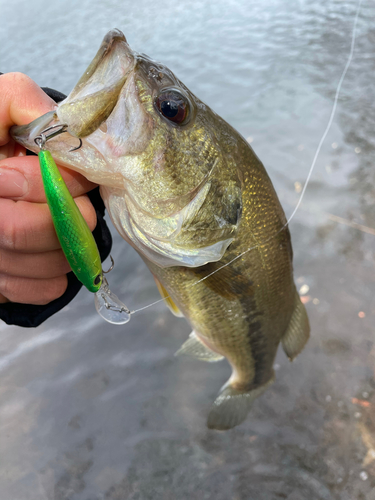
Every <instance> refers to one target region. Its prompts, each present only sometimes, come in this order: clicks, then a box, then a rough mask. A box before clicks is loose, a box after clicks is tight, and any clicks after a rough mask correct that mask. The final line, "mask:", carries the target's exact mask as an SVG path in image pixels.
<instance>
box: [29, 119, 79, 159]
mask: <svg viewBox="0 0 375 500" xmlns="http://www.w3.org/2000/svg"><path fill="white" fill-rule="evenodd" d="M56 128H57V129H58V130H56V131H55V132H53V133H52V134H47V133H46V132H49V131H50V130H53V129H56ZM67 129H68V125H60V124H59V125H51V126H50V127H47V128H46V129H44V130H43V131H42V132H41V133H40V135H38V136H37V137H35V139H34V142H35V144H36V145H37V146H38V147H39V148H40V149H44V146H45V144H46V142H47V141H49V140H50V139H52V137H56V136H57V135H59V134H63V133H64V132H66V131H67ZM77 139H79V146H78V147H76V148H73V149H70V150H69V153H70V152H72V151H77V149H79V148H80V147H81V146H82V139H80V138H79V137H77Z"/></svg>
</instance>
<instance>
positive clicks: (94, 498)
mask: <svg viewBox="0 0 375 500" xmlns="http://www.w3.org/2000/svg"><path fill="white" fill-rule="evenodd" d="M355 9H356V3H355V2H354V1H346V0H340V1H339V0H336V1H332V0H329V1H326V0H314V1H307V0H299V1H296V0H289V1H288V2H285V1H282V0H269V1H267V2H259V1H253V0H237V1H231V0H226V1H223V0H217V1H216V2H208V1H198V0H190V1H186V2H175V1H172V0H165V1H160V2H158V1H152V2H151V1H150V0H138V1H137V2H130V1H129V0H125V1H121V2H120V1H118V0H106V1H104V2H103V1H102V2H99V1H97V0H90V1H89V0H83V1H81V2H79V3H77V2H73V1H72V0H67V1H65V2H61V1H57V2H47V1H46V0H34V1H33V2H23V1H20V0H14V1H13V2H11V3H10V2H6V1H5V0H0V11H1V19H2V30H1V43H0V71H3V72H8V71H16V70H17V71H22V72H25V73H27V74H28V75H29V76H31V77H32V78H33V79H34V80H35V81H36V82H37V83H38V84H39V85H41V86H49V87H52V88H56V89H58V90H60V91H62V92H65V93H68V92H69V91H70V90H71V89H72V87H73V86H74V84H75V83H76V81H77V80H78V78H79V77H80V76H81V74H82V72H83V71H84V69H85V67H86V66H87V64H88V63H89V61H90V60H91V59H92V57H93V56H94V54H95V52H96V50H97V48H98V47H99V45H100V42H101V39H102V38H103V36H104V34H105V33H106V32H107V31H108V30H109V29H111V28H114V27H117V28H119V29H121V30H122V31H123V32H124V33H125V35H126V37H127V39H128V41H129V43H130V45H131V46H132V48H134V49H135V50H138V51H140V52H144V53H146V54H148V55H149V56H151V57H153V58H155V59H156V60H160V61H162V62H163V63H164V64H166V65H167V66H169V67H170V68H171V69H172V70H173V71H174V72H175V73H176V75H177V76H178V77H179V78H180V79H181V80H182V81H183V82H184V83H185V84H186V85H187V86H188V87H189V88H190V89H191V90H192V91H193V92H194V93H196V94H197V95H198V96H199V97H200V98H201V99H202V100H203V101H205V102H206V103H208V104H209V105H210V106H211V107H212V108H213V109H214V110H215V111H216V112H217V113H219V114H220V115H222V116H223V117H224V118H225V119H226V120H227V121H228V122H229V123H231V124H232V125H233V126H234V127H235V128H236V129H238V130H239V131H240V132H241V133H242V134H243V135H244V137H245V138H247V139H248V140H249V141H250V142H251V144H252V146H253V147H254V150H255V152H256V153H257V154H258V156H259V157H260V158H261V159H262V161H263V163H264V164H265V166H266V168H267V171H268V173H269V174H270V176H271V178H272V181H273V182H274V184H275V187H276V190H277V192H278V194H279V197H280V200H281V202H282V204H283V206H284V209H285V211H286V213H287V215H290V214H291V213H292V211H293V208H294V206H295V204H296V203H297V200H298V196H299V191H300V189H301V186H302V185H303V183H304V181H305V179H306V176H307V172H308V169H309V167H310V164H311V162H312V158H313V155H314V152H315V149H316V147H317V144H318V142H319V140H320V137H321V135H322V133H323V130H324V128H325V126H326V124H327V122H328V119H329V115H330V112H331V109H332V104H333V98H334V95H335V91H336V87H337V84H338V81H339V78H340V75H341V73H342V70H343V68H344V66H345V63H346V60H347V56H348V53H349V50H350V42H351V30H352V25H353V20H354V14H355ZM374 15H375V5H374V3H373V2H370V1H368V0H365V1H364V2H363V4H362V7H361V12H360V16H359V21H358V28H357V39H356V48H355V52H354V58H353V61H352V64H351V67H350V69H349V72H348V74H347V77H346V80H345V82H344V84H343V87H342V91H341V96H340V100H339V103H338V109H337V114H336V116H335V119H334V122H333V125H332V128H331V130H330V132H329V134H328V136H327V139H326V141H325V143H324V145H323V148H322V151H321V154H320V157H319V159H318V162H317V165H316V170H315V172H314V174H313V177H312V180H311V183H310V185H309V187H308V189H307V193H306V197H305V198H304V200H303V203H302V205H301V208H300V210H299V211H298V212H297V215H296V216H295V218H294V219H293V221H292V222H291V225H290V229H291V234H292V241H293V247H294V255H295V259H294V265H295V277H296V282H297V286H298V288H299V289H301V293H304V297H305V299H304V300H305V302H306V307H307V310H308V313H309V317H310V321H311V327H312V336H311V340H310V341H309V344H308V345H307V347H306V349H305V350H304V352H303V353H302V354H301V355H300V356H299V357H298V359H297V360H296V361H295V362H294V363H293V364H290V363H289V362H288V360H287V359H286V357H285V355H284V354H283V352H281V351H280V352H279V353H278V356H277V359H276V365H275V369H276V375H277V380H276V382H275V384H274V385H273V386H272V387H271V388H270V389H269V390H268V391H267V392H266V393H265V394H264V395H263V396H262V397H260V398H259V399H258V400H257V401H256V403H255V404H254V407H253V410H252V411H251V414H250V416H249V418H248V419H247V421H246V422H245V423H244V424H242V425H241V426H240V427H238V428H236V429H233V430H231V431H229V432H226V433H219V432H214V431H209V430H207V429H206V426H205V419H206V415H207V412H208V409H209V407H210V405H211V403H212V401H213V400H214V399H215V397H216V394H217V392H218V390H219V388H220V387H221V385H222V384H223V383H224V382H225V381H226V379H227V378H228V375H229V372H230V370H229V367H228V365H227V364H226V363H225V362H221V363H218V364H215V365H209V364H205V363H201V362H199V361H195V360H190V359H183V358H175V357H174V356H173V354H174V352H175V351H176V350H177V349H178V348H179V347H180V345H181V344H182V343H183V342H184V340H185V339H186V338H187V336H188V334H189V327H188V325H187V323H186V322H185V321H184V320H180V319H178V318H175V317H173V316H172V315H171V314H170V312H169V311H168V310H167V309H166V308H165V306H164V305H163V304H158V305H156V306H154V307H152V308H149V309H147V310H145V311H144V312H142V313H139V314H137V315H135V316H134V317H133V319H132V320H131V322H130V323H129V324H128V325H126V326H124V327H115V326H111V325H108V324H106V323H104V322H103V321H102V320H101V319H100V318H99V317H98V316H97V315H96V313H95V310H94V305H93V297H92V295H91V294H89V293H88V292H87V291H85V290H82V291H81V292H80V294H79V296H78V297H77V298H76V300H74V301H73V302H72V303H71V304H70V305H69V306H68V307H66V308H65V309H64V310H63V311H61V312H60V313H58V314H56V315H55V316H54V317H52V318H50V319H49V320H48V321H46V322H45V323H44V324H43V325H41V326H40V327H39V328H36V329H33V330H28V329H22V328H18V327H10V326H6V325H4V324H2V325H0V351H1V358H0V371H1V373H0V377H1V384H0V393H1V399H0V461H1V469H0V489H1V491H2V494H1V498H2V499H4V500H35V499H38V500H123V499H129V500H159V499H160V500H174V499H176V498H178V499H179V500H185V499H197V500H202V499H205V498H210V499H211V498H214V499H215V500H228V499H233V500H263V499H264V500H279V499H287V500H300V499H309V500H357V499H358V500H365V499H366V500H375V489H374V487H375V417H374V405H375V381H374V358H375V343H374V340H375V338H374V317H375V299H374V297H375V271H374V250H373V249H374V244H375V239H374V235H375V205H374V203H375V192H374V175H375V174H374V172H375V170H374V168H373V158H374V148H375V144H374V129H375V123H374V121H375V120H374V116H375V104H374V103H375V95H374V94H375V92H374V85H373V78H374V69H375V68H374V66H375V58H374V41H375V30H374ZM113 235H114V248H113V252H112V253H113V256H114V258H115V261H116V272H114V273H112V274H111V275H110V283H111V288H112V289H113V290H114V291H115V292H116V293H117V294H118V295H119V296H120V297H121V298H124V300H125V302H126V303H127V304H128V305H129V306H131V307H132V308H138V307H142V306H143V305H146V304H148V303H150V302H152V301H154V300H157V299H158V292H157V290H156V287H155V285H154V282H153V279H152V277H151V275H150V273H149V272H148V270H147V269H146V268H145V266H144V264H143V262H142V261H141V259H140V258H139V257H138V256H137V254H136V253H135V252H134V251H133V250H132V249H131V248H129V247H128V246H127V244H126V243H125V242H124V241H123V240H121V238H120V237H119V236H117V235H116V234H115V233H113Z"/></svg>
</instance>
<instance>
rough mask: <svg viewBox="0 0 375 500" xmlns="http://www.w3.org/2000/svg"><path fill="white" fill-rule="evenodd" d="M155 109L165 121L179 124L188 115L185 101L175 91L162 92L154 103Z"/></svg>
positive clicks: (187, 106) (187, 104) (187, 105)
mask: <svg viewBox="0 0 375 500" xmlns="http://www.w3.org/2000/svg"><path fill="white" fill-rule="evenodd" d="M155 104H156V107H157V108H158V110H159V111H160V113H161V114H162V115H163V116H164V117H165V118H167V120H169V121H171V122H173V123H178V124H181V123H183V122H184V121H185V119H186V117H187V116H188V113H189V103H188V101H187V99H186V98H185V97H184V96H183V95H182V94H179V93H178V92H176V91H171V90H170V91H168V92H163V93H162V94H160V95H158V97H157V98H156V101H155Z"/></svg>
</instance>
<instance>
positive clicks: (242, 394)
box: [207, 374, 275, 431]
mask: <svg viewBox="0 0 375 500" xmlns="http://www.w3.org/2000/svg"><path fill="white" fill-rule="evenodd" d="M274 380H275V376H274V374H273V375H272V377H271V378H270V380H268V382H266V383H265V384H263V385H261V386H259V387H256V388H255V389H252V390H250V391H241V390H239V389H235V388H234V387H233V386H232V385H231V384H230V383H229V382H228V383H227V384H226V385H225V386H224V387H223V389H222V391H221V392H220V394H219V396H218V397H217V398H216V400H215V402H214V404H213V405H212V407H211V410H210V413H209V414H208V419H207V427H208V428H209V429H215V430H218V431H226V430H228V429H232V428H233V427H236V425H239V424H240V423H241V422H243V421H244V420H245V418H246V417H247V414H248V413H249V411H250V408H251V406H252V404H253V401H254V399H256V398H257V397H258V396H260V395H261V394H262V392H264V391H265V390H266V389H267V387H268V386H269V385H271V384H272V383H273V381H274Z"/></svg>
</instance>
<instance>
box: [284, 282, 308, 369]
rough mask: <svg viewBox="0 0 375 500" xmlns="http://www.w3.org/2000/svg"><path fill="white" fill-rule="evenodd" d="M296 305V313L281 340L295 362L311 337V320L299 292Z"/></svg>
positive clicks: (289, 356) (286, 351) (294, 312)
mask: <svg viewBox="0 0 375 500" xmlns="http://www.w3.org/2000/svg"><path fill="white" fill-rule="evenodd" d="M294 303H295V306H294V311H293V314H292V317H291V319H290V323H289V326H288V329H287V331H286V332H285V334H284V336H283V338H282V339H281V344H282V346H283V349H284V352H285V354H286V355H287V356H288V358H289V360H290V361H293V359H294V358H295V357H296V356H298V354H299V353H300V352H301V351H302V349H303V348H304V347H305V344H306V342H307V341H308V339H309V336H310V324H309V318H308V317H307V312H306V309H305V306H304V305H303V304H302V302H301V299H300V297H299V295H298V293H297V291H296V295H295V301H294Z"/></svg>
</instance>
